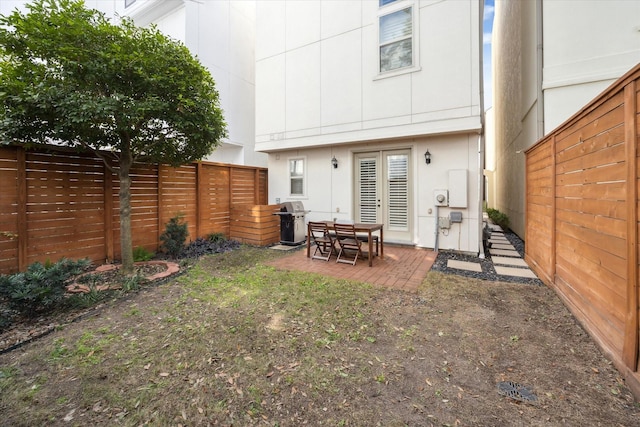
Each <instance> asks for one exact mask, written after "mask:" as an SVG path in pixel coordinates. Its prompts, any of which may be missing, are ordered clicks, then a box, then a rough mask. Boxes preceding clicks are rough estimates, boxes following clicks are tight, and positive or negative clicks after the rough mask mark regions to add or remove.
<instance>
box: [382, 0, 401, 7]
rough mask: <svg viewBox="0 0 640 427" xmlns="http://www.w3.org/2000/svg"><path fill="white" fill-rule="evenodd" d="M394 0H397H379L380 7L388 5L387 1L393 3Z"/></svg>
mask: <svg viewBox="0 0 640 427" xmlns="http://www.w3.org/2000/svg"><path fill="white" fill-rule="evenodd" d="M394 1H398V0H380V7H382V6H385V5H388V4H389V3H393V2H394Z"/></svg>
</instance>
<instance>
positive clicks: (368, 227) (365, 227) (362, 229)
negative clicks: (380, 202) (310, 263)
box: [307, 221, 384, 267]
mask: <svg viewBox="0 0 640 427" xmlns="http://www.w3.org/2000/svg"><path fill="white" fill-rule="evenodd" d="M319 222H324V223H325V224H327V227H329V229H330V230H331V229H333V225H334V224H335V222H333V221H319ZM353 228H354V229H355V232H356V233H367V242H368V243H369V248H368V251H367V255H368V261H369V267H371V266H373V237H374V236H373V233H374V232H376V231H380V236H379V238H378V240H379V241H380V253H379V254H377V255H378V256H379V257H380V259H384V224H365V223H357V222H356V223H355V224H353ZM310 232H311V231H310V230H309V225H308V224H307V236H308V235H309V233H310ZM310 256H311V239H309V238H307V258H309V257H310Z"/></svg>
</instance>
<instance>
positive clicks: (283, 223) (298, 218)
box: [276, 201, 309, 245]
mask: <svg viewBox="0 0 640 427" xmlns="http://www.w3.org/2000/svg"><path fill="white" fill-rule="evenodd" d="M307 212H309V211H305V210H304V205H303V204H302V202H300V201H294V202H284V203H282V204H281V208H280V212H276V215H280V243H282V244H283V245H300V244H302V243H304V242H305V235H306V230H305V222H304V217H305V215H307Z"/></svg>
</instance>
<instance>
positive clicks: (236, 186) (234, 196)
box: [230, 168, 258, 206]
mask: <svg viewBox="0 0 640 427" xmlns="http://www.w3.org/2000/svg"><path fill="white" fill-rule="evenodd" d="M230 193H231V205H233V206H235V205H257V204H258V200H256V180H255V174H254V171H253V170H251V169H245V168H232V169H231V192H230Z"/></svg>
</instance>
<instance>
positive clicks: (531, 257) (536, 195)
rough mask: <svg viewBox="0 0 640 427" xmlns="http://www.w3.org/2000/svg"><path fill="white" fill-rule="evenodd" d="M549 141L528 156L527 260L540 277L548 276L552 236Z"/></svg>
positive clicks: (551, 184)
mask: <svg viewBox="0 0 640 427" xmlns="http://www.w3.org/2000/svg"><path fill="white" fill-rule="evenodd" d="M551 149H552V146H551V144H550V143H549V144H545V145H539V146H538V147H536V149H535V150H533V151H532V152H531V153H530V154H529V155H528V157H527V160H528V161H527V165H526V167H527V176H526V186H527V205H526V217H527V224H528V226H527V229H526V242H527V249H530V250H529V251H527V254H526V259H527V261H528V262H529V263H530V264H532V265H534V266H535V267H534V270H536V272H537V273H538V275H539V276H541V277H542V276H544V277H550V276H551V275H552V274H553V273H552V266H551V257H550V254H551V249H552V241H551V235H550V234H549V233H548V232H545V231H546V230H550V229H552V228H553V227H554V224H553V221H552V218H553V217H552V211H553V197H554V195H553V188H552V187H553V174H554V170H553V169H552V162H551Z"/></svg>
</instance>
